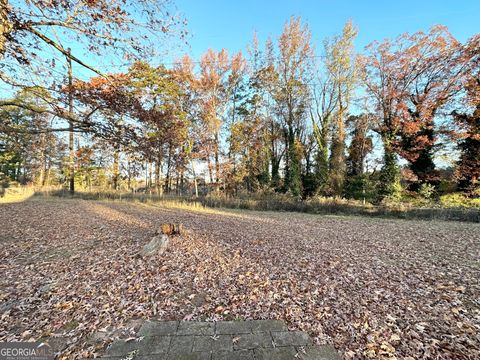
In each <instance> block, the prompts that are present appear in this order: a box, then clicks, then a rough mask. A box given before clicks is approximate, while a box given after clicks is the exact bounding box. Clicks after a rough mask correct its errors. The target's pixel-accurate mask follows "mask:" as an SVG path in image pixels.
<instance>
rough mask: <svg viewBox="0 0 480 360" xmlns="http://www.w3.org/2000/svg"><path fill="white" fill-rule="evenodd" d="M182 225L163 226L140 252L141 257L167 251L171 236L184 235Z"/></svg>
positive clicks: (167, 224)
mask: <svg viewBox="0 0 480 360" xmlns="http://www.w3.org/2000/svg"><path fill="white" fill-rule="evenodd" d="M182 229H183V227H182V224H171V223H165V224H161V225H160V228H159V229H157V230H156V231H155V236H154V237H153V238H152V240H150V242H149V243H148V244H146V245H145V246H144V247H143V249H142V250H140V251H139V253H138V255H140V256H151V255H155V254H160V255H161V254H163V253H164V252H165V250H167V246H168V243H169V242H170V236H172V235H180V234H181V233H182Z"/></svg>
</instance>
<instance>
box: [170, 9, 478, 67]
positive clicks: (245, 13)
mask: <svg viewBox="0 0 480 360" xmlns="http://www.w3.org/2000/svg"><path fill="white" fill-rule="evenodd" d="M175 3H176V5H177V7H178V10H179V11H181V12H183V14H184V15H185V17H186V18H187V20H188V22H189V25H188V29H189V31H190V33H191V38H190V40H189V44H190V50H189V51H188V53H190V54H191V55H192V56H194V58H196V59H198V58H199V56H200V55H201V54H202V53H203V52H204V51H205V50H206V49H208V48H209V47H212V48H214V49H221V48H226V49H228V50H229V51H232V52H233V51H238V50H244V49H245V45H246V44H247V43H249V42H250V40H251V38H252V33H253V31H254V30H255V31H257V33H258V35H259V38H260V40H262V41H263V40H264V39H266V38H267V36H269V35H270V36H272V37H273V38H276V37H278V35H279V34H280V33H281V31H282V27H283V24H284V23H285V21H286V20H287V19H288V18H289V17H290V16H292V15H295V16H297V15H298V16H301V18H302V19H304V20H305V21H307V22H308V24H309V26H310V29H311V31H312V36H313V41H314V43H315V45H316V47H317V49H319V50H321V47H322V40H323V39H324V38H325V37H327V36H331V35H333V34H335V33H338V32H340V31H341V29H342V27H343V25H344V24H345V22H346V21H347V20H348V19H352V20H353V22H354V23H355V24H356V25H357V26H358V28H359V35H358V39H357V44H356V46H357V50H358V51H361V50H362V49H363V47H364V46H365V45H367V44H369V43H370V42H371V41H373V40H382V39H384V38H391V37H395V36H397V35H399V34H401V33H403V32H415V31H418V30H428V29H429V28H430V27H431V26H432V25H435V24H443V25H447V26H448V28H449V29H450V31H451V32H452V34H453V35H454V36H455V37H456V38H457V39H458V40H460V41H462V42H463V41H465V40H466V39H467V38H469V37H470V36H472V35H473V34H475V33H478V32H480V0H437V1H433V0H416V1H414V0H397V1H391V0H384V1H380V0H363V1H362V0H263V1H262V0H256V1H255V0H237V1H232V0H228V1H227V0H223V1H220V0H176V2H175ZM174 55H178V54H174Z"/></svg>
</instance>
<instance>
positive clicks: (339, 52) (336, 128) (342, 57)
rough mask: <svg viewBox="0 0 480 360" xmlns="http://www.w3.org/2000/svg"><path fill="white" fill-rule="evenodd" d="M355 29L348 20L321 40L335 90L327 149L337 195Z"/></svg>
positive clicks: (352, 76) (352, 73)
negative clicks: (340, 32) (330, 36)
mask: <svg viewBox="0 0 480 360" xmlns="http://www.w3.org/2000/svg"><path fill="white" fill-rule="evenodd" d="M356 36H357V29H356V28H355V27H354V26H353V24H352V22H351V21H349V22H347V23H346V24H345V26H344V28H343V31H342V34H341V36H340V35H337V36H335V37H333V39H331V40H327V41H326V42H325V52H326V59H325V66H326V69H327V71H328V73H329V74H330V78H331V81H332V87H333V91H334V92H335V96H334V98H335V108H334V114H333V116H334V118H335V121H334V123H333V133H332V142H331V151H330V161H329V163H330V174H329V175H330V183H331V188H332V190H333V193H334V194H335V195H337V196H341V195H342V192H343V185H344V182H345V174H346V164H345V137H346V132H345V119H346V114H347V111H348V109H349V106H350V104H351V101H352V96H353V91H354V89H355V88H354V87H355V83H356V77H357V71H356V59H355V54H354V45H353V42H354V40H355V38H356Z"/></svg>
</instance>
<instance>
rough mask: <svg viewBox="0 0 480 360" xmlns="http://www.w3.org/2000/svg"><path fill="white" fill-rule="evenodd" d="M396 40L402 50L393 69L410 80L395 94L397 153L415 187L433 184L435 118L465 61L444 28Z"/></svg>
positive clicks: (452, 94) (458, 84)
mask: <svg viewBox="0 0 480 360" xmlns="http://www.w3.org/2000/svg"><path fill="white" fill-rule="evenodd" d="M398 41H401V42H402V47H403V51H402V53H400V54H398V55H399V56H400V57H401V61H402V64H403V67H402V68H400V69H397V70H398V71H399V72H400V71H402V72H406V73H407V74H409V75H408V76H409V78H410V79H411V81H409V82H408V83H407V84H405V86H406V88H405V89H404V93H402V92H400V91H399V92H398V95H397V96H398V98H399V100H400V101H401V103H400V104H399V106H401V107H402V108H404V110H405V111H404V113H403V115H402V118H401V119H400V124H399V125H400V139H399V153H400V155H401V156H402V157H403V158H405V159H406V160H407V161H408V162H409V168H410V170H412V172H413V173H414V174H415V176H416V177H417V178H418V183H419V184H421V183H424V182H436V181H438V174H436V172H435V163H434V159H433V155H434V152H435V149H436V147H437V144H436V142H437V131H436V125H435V119H436V117H437V115H439V112H440V111H441V110H442V109H445V108H446V106H447V105H448V104H449V103H450V102H451V100H453V99H454V97H455V96H456V95H457V94H458V93H459V91H460V90H461V88H462V87H461V84H462V79H463V77H464V76H465V70H466V69H467V66H466V65H467V63H466V61H465V60H466V59H465V57H464V56H462V52H461V51H460V50H461V44H460V43H459V42H458V41H457V40H456V39H455V38H454V37H453V36H452V35H451V34H450V33H449V32H448V30H447V29H446V27H444V26H435V27H433V28H432V29H431V30H430V31H429V32H428V33H423V32H417V33H415V34H412V35H409V34H404V35H403V36H401V38H399V39H398ZM397 76H401V74H397Z"/></svg>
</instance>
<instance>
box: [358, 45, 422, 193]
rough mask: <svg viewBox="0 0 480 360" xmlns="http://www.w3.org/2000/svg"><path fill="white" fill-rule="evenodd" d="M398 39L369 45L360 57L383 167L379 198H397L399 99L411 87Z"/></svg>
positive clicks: (404, 111)
mask: <svg viewBox="0 0 480 360" xmlns="http://www.w3.org/2000/svg"><path fill="white" fill-rule="evenodd" d="M404 49H405V47H404V42H403V40H402V37H399V38H397V39H396V40H395V41H392V40H385V41H384V42H382V43H379V42H373V43H371V44H370V45H368V46H367V47H366V49H365V54H363V55H362V56H360V58H359V60H360V68H361V78H362V81H363V84H364V86H365V89H366V92H367V95H368V96H369V98H370V103H371V105H372V110H373V111H372V112H373V113H374V114H375V115H376V117H377V118H378V123H377V126H376V131H377V132H378V133H379V135H380V137H381V139H382V143H383V167H382V170H381V176H380V177H381V179H380V180H381V184H380V188H379V198H380V199H383V198H385V197H388V196H397V195H399V191H400V171H399V168H398V164H397V144H398V135H399V132H400V125H401V120H402V119H403V118H404V117H405V116H407V112H408V111H407V109H406V107H405V106H404V102H403V99H404V98H405V94H407V92H408V88H409V86H410V84H411V83H412V81H413V80H414V79H413V74H412V73H411V72H408V71H406V69H407V68H408V64H405V63H404V60H403V57H402V55H403V52H404Z"/></svg>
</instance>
